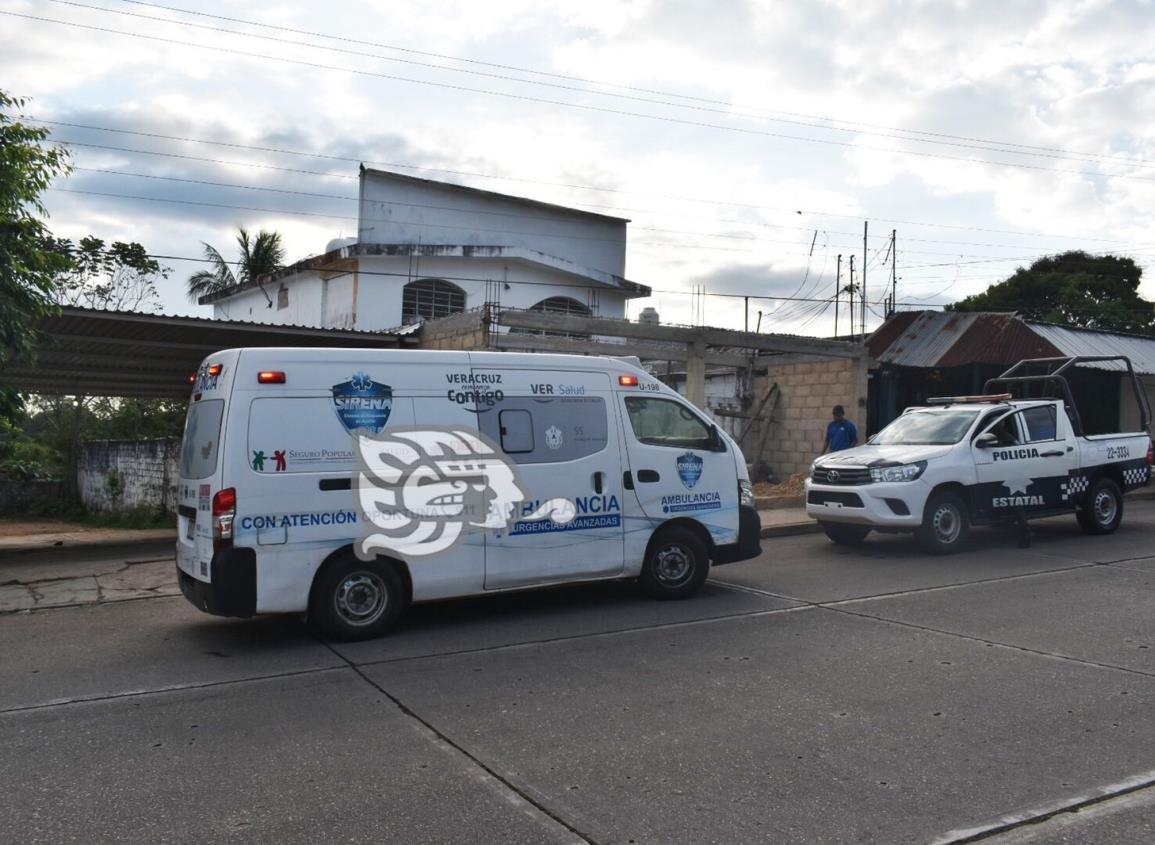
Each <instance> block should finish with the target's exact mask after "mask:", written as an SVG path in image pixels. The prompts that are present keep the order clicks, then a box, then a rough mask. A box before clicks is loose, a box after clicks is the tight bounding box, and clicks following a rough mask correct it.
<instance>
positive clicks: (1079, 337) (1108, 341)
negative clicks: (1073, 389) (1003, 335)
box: [1027, 322, 1155, 375]
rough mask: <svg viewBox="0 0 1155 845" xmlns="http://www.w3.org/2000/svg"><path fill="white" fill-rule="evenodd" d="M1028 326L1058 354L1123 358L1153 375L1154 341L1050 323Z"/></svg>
mask: <svg viewBox="0 0 1155 845" xmlns="http://www.w3.org/2000/svg"><path fill="white" fill-rule="evenodd" d="M1027 325H1028V326H1029V327H1030V328H1031V330H1032V331H1034V332H1035V334H1037V335H1039V336H1040V337H1042V338H1045V339H1046V340H1047V341H1049V342H1050V343H1051V344H1053V345H1054V347H1055V348H1056V349H1058V350H1059V354H1060V355H1126V356H1127V357H1128V358H1130V359H1131V366H1132V367H1133V368H1134V370H1135V372H1137V373H1142V374H1144V375H1155V338H1149V337H1139V336H1138V335H1129V334H1115V333H1113V332H1100V331H1093V330H1091V329H1074V328H1071V327H1070V326H1056V325H1052V324H1051V323H1032V322H1028V323H1027ZM1086 366H1093V367H1094V368H1096V369H1100V370H1112V371H1121V370H1123V369H1124V367H1123V365H1122V364H1121V363H1114V362H1109V361H1106V362H1103V363H1098V364H1093V365H1092V364H1088V365H1086Z"/></svg>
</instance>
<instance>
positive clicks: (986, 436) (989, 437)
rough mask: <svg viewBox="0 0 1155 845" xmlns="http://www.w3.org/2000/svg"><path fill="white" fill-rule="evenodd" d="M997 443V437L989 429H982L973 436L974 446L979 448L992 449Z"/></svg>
mask: <svg viewBox="0 0 1155 845" xmlns="http://www.w3.org/2000/svg"><path fill="white" fill-rule="evenodd" d="M998 445H999V439H998V438H997V437H995V436H994V435H993V434H992V433H991V432H989V431H984V432H983V433H982V434H980V435H979V436H978V437H976V438H975V446H976V447H978V448H979V449H992V448H994V447H995V446H998Z"/></svg>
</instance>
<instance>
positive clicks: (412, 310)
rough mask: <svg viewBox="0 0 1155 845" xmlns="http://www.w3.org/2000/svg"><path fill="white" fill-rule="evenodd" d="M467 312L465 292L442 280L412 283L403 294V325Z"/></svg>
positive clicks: (424, 280)
mask: <svg viewBox="0 0 1155 845" xmlns="http://www.w3.org/2000/svg"><path fill="white" fill-rule="evenodd" d="M464 310H465V291H463V290H462V289H461V288H459V287H458V286H457V285H455V284H452V283H450V282H446V281H444V280H442V279H421V280H420V281H417V282H410V283H409V284H407V285H406V286H405V289H404V290H403V291H402V294H401V323H402V325H409V324H411V323H416V322H419V321H421V320H435V319H437V318H438V317H447V316H449V315H450V314H458V313H460V312H462V311H464Z"/></svg>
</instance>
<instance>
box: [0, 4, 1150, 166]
mask: <svg viewBox="0 0 1155 845" xmlns="http://www.w3.org/2000/svg"><path fill="white" fill-rule="evenodd" d="M0 15H7V16H9V17H15V18H21V19H25V20H33V21H38V22H40V23H49V24H56V25H59V26H68V27H74V28H77V29H83V30H88V31H90V32H101V33H106V34H111V35H123V36H126V37H129V38H138V39H143V40H147V41H155V42H158V43H163V44H174V45H177V46H181V47H189V48H192V49H195V50H207V51H210V52H216V53H225V54H228V55H235V56H243V57H245V58H253V59H261V60H264V61H272V62H280V63H283V64H290V65H295V66H298V67H308V68H313V69H318V70H330V71H338V72H342V73H350V74H354V75H357V76H368V77H373V78H378V79H388V80H391V81H394V82H405V83H409V84H413V85H425V86H431V87H435V88H442V89H447V90H453V91H461V92H465V93H469V94H482V95H485V96H492V97H501V98H505V99H513V100H519V101H523V102H532V103H538V104H544V105H553V106H561V107H562V108H571V109H579V110H582V111H591V112H597V113H601V114H613V115H618V116H621V117H634V118H639V119H644V120H655V121H660V122H664V123H671V124H676V125H680V126H688V127H694V128H701V129H717V130H721V131H726V132H735V133H740V134H744V135H754V136H759V137H765V138H776V139H782V140H790V141H801V142H805V143H815V144H827V145H833V146H839V147H849V148H854V149H861V150H873V151H877V152H888V153H895V154H897V155H913V156H920V157H923V158H933V159H938V160H946V161H961V162H966V163H968V164H987V165H990V166H993V167H1010V168H1019V169H1026V170H1035V171H1043V172H1048V173H1067V174H1075V175H1081V176H1100V177H1104V178H1118V179H1135V180H1140V181H1155V176H1138V175H1135V174H1110V173H1103V172H1100V171H1092V170H1070V169H1063V168H1053V167H1044V166H1042V165H1032V164H1026V163H1024V162H999V161H991V160H989V159H979V160H977V161H976V160H975V159H973V158H968V157H965V156H952V155H946V154H943V153H928V152H921V151H918V150H901V149H895V148H893V147H871V146H867V145H865V144H858V143H856V142H853V141H838V140H835V139H831V138H814V137H808V136H799V135H789V134H786V133H782V132H768V131H765V130H760V129H753V128H750V127H741V126H727V125H725V124H720V123H710V122H708V121H700V120H689V119H687V118H680V117H671V116H669V115H660V114H648V113H645V112H632V111H628V110H625V109H615V108H610V107H608V106H596V105H591V104H588V103H573V102H565V101H562V100H551V99H549V98H547V97H536V96H532V95H529V94H515V93H512V92H508V91H495V90H492V89H485V88H473V87H470V86H466V85H458V84H454V83H448V82H437V81H434V80H429V79H417V78H414V77H406V76H401V75H398V74H388V73H382V72H380V71H370V70H361V69H358V68H348V67H340V66H337V65H327V64H324V63H321V62H310V61H305V60H303V59H292V58H287V57H283V56H274V55H270V54H267V53H255V52H249V51H246V50H237V49H234V48H229V47H220V46H216V45H210V44H196V43H194V42H190V41H182V40H180V39H176V38H165V37H162V36H158V35H148V34H145V33H141V32H130V31H127V30H121V29H115V28H112V27H102V26H95V25H92V24H82V23H77V22H74V21H62V20H57V19H55V18H45V17H41V16H38V15H26V14H21V13H19V12H11V11H7V10H0ZM175 23H178V24H179V23H180V22H178V21H177V22H175ZM239 34H242V35H243V33H239ZM1004 152H1006V151H1004Z"/></svg>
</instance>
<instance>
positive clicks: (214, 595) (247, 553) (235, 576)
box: [177, 548, 257, 618]
mask: <svg viewBox="0 0 1155 845" xmlns="http://www.w3.org/2000/svg"><path fill="white" fill-rule="evenodd" d="M210 572H211V577H212V580H211V581H201V580H199V579H197V578H193V577H192V576H191V575H189V574H188V573H187V572H185V571H184V570H182V569H181V568H180V567H179V566H178V567H177V577H178V578H179V579H180V591H181V592H182V593H183V594H184V597H185V598H186V599H188V600H189V602H191V603H192V604H193V605H194V606H195V607H196V608H197V609H198V610H203V611H204V612H205V613H211V614H213V615H214V616H239V617H242V618H247V617H249V616H253V615H254V614H255V613H256V612H257V555H256V553H255V552H254V551H253V550H252V549H245V548H232V549H222V550H220V551H218V552H214V553H213V560H212V566H211V568H210Z"/></svg>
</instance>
